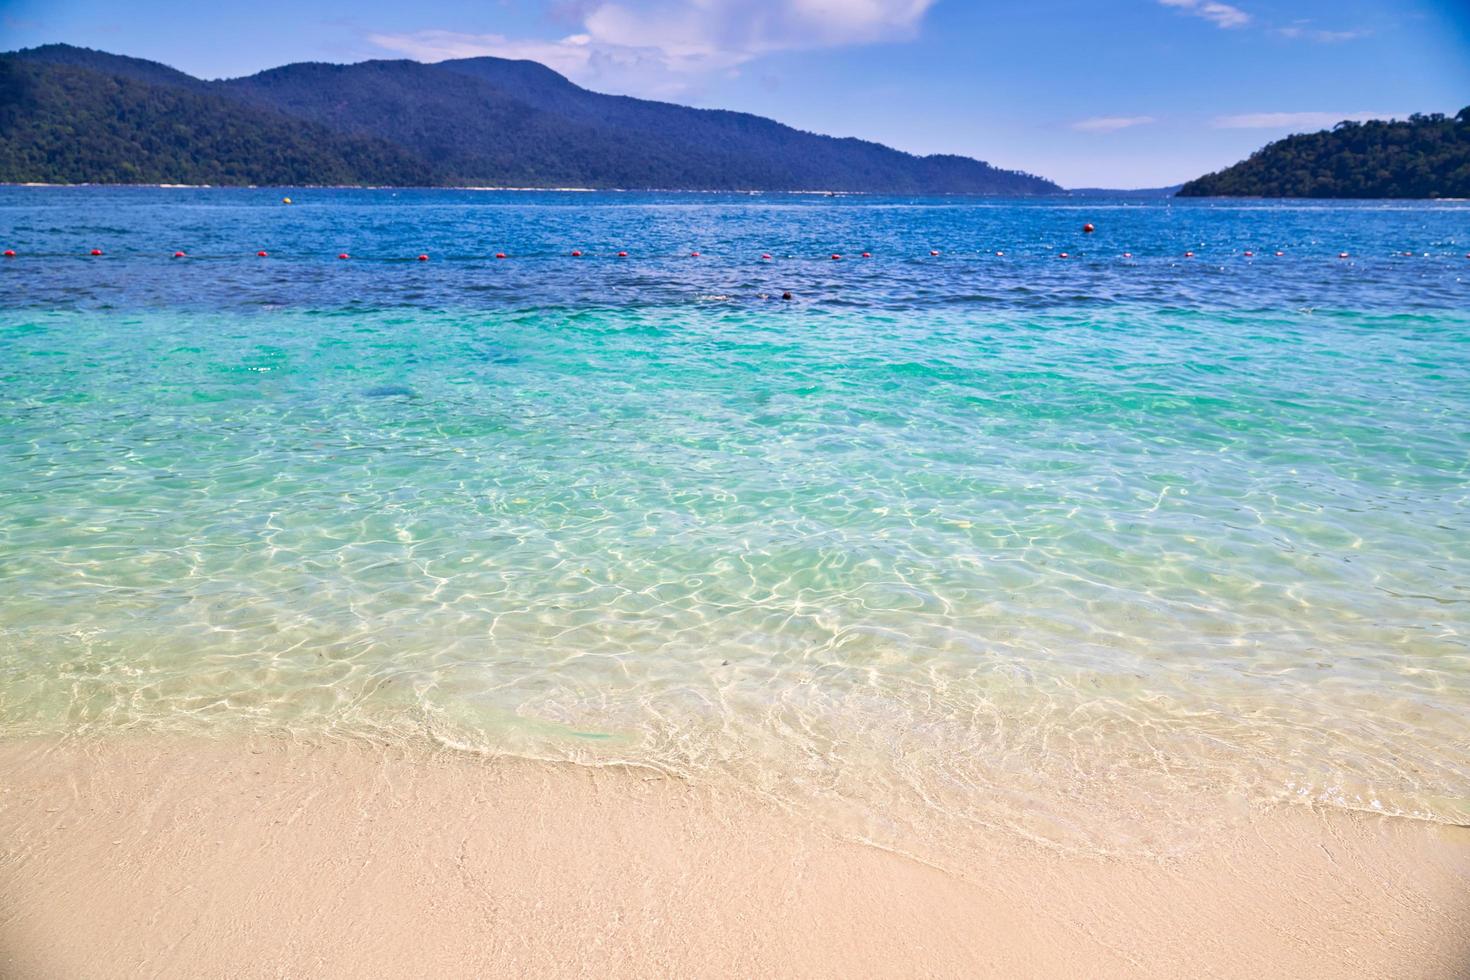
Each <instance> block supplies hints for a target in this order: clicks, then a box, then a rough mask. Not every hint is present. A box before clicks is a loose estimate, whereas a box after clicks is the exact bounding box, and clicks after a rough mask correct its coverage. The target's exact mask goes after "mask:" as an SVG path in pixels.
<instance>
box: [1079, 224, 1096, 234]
mask: <svg viewBox="0 0 1470 980" xmlns="http://www.w3.org/2000/svg"><path fill="white" fill-rule="evenodd" d="M1095 231H1097V229H1096V228H1094V227H1092V222H1090V221H1089V222H1088V223H1087V224H1085V225H1083V226H1082V234H1084V235H1090V234H1092V233H1093V232H1095Z"/></svg>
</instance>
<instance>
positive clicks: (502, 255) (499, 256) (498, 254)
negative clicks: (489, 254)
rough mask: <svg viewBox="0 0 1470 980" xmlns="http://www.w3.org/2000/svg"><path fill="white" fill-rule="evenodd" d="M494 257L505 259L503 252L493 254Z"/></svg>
mask: <svg viewBox="0 0 1470 980" xmlns="http://www.w3.org/2000/svg"><path fill="white" fill-rule="evenodd" d="M495 257H496V258H497V259H503V258H505V253H504V252H496V253H495Z"/></svg>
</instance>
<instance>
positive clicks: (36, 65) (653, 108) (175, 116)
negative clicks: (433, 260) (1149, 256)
mask: <svg viewBox="0 0 1470 980" xmlns="http://www.w3.org/2000/svg"><path fill="white" fill-rule="evenodd" d="M0 180H5V181H53V182H81V181H96V182H106V181H119V182H147V183H157V182H177V183H227V184H228V183H234V184H247V183H256V184H259V183H369V184H429V185H463V184H470V185H496V186H520V187H559V186H577V187H621V188H665V189H689V190H745V189H762V190H815V189H825V190H841V191H870V192H879V193H937V194H943V193H973V194H1051V193H1059V192H1060V190H1061V189H1060V188H1059V187H1057V185H1055V184H1053V183H1052V182H1050V181H1047V180H1044V179H1042V178H1039V177H1034V176H1031V175H1030V174H1024V173H1019V172H1015V171H1007V170H999V169H997V168H994V167H991V166H989V165H988V164H985V163H982V162H980V161H978V160H972V159H969V158H966V157H958V156H943V155H939V156H928V157H918V156H913V155H911V154H907V153H902V152H900V151H898V150H894V149H891V148H889V147H886V146H882V145H879V144H877V143H870V142H866V141H863V140H856V139H835V138H832V137H828V136H819V135H816V134H813V133H807V132H803V131H801V130H797V129H793V128H791V127H789V126H784V125H781V124H780V123H777V122H773V121H771V120H769V119H764V118H761V117H759V116H753V115H749V114H747V113H738V112H725V111H720V110H711V109H692V108H688V107H685V106H678V105H671V104H668V103H662V102H650V101H647V100H643V99H634V98H627V97H623V96H612V95H602V94H599V93H596V92H590V91H588V90H586V89H583V88H580V87H578V86H577V85H574V84H573V83H571V82H570V81H568V80H567V79H565V78H563V77H562V76H561V75H558V74H557V73H556V72H554V71H552V70H551V69H549V68H546V67H544V66H542V65H539V64H536V63H534V62H527V61H507V60H504V59H499V58H470V59H463V60H458V61H446V62H441V63H439V64H434V65H426V64H420V63H418V62H412V61H368V62H363V63H361V64H356V65H327V64H315V63H308V64H295V65H287V66H285V67H282V68H275V69H271V70H269V71H264V72H261V73H259V74H257V75H252V76H249V77H248V78H238V79H230V80H225V81H217V82H206V81H202V80H200V79H195V78H192V77H190V76H188V75H185V74H183V73H182V72H177V71H175V70H174V69H172V68H168V67H166V66H164V65H159V64H155V63H153V62H149V61H142V60H139V59H135V58H123V57H119V56H116V55H110V54H106V53H104V52H99V51H90V50H87V49H84V48H74V47H71V46H68V45H47V46H45V47H41V48H33V49H29V50H26V51H20V52H16V53H14V54H10V55H5V56H0Z"/></svg>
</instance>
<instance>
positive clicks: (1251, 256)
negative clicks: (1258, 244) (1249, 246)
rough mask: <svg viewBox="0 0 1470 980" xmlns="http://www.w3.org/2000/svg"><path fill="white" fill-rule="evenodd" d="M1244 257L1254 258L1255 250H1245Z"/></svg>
mask: <svg viewBox="0 0 1470 980" xmlns="http://www.w3.org/2000/svg"><path fill="white" fill-rule="evenodd" d="M1245 257H1246V258H1248V259H1253V258H1255V257H1256V253H1255V252H1252V251H1249V250H1247V251H1246V253H1245Z"/></svg>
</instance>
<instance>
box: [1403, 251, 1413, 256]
mask: <svg viewBox="0 0 1470 980" xmlns="http://www.w3.org/2000/svg"><path fill="white" fill-rule="evenodd" d="M1404 254H1405V255H1408V256H1410V257H1412V256H1413V254H1414V253H1413V252H1405V253H1404Z"/></svg>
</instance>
